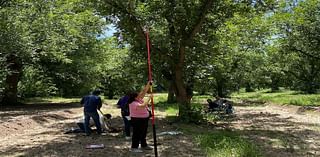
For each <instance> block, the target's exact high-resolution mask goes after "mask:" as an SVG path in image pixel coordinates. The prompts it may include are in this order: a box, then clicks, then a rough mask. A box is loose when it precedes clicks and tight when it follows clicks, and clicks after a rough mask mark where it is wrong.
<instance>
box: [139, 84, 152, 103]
mask: <svg viewBox="0 0 320 157" xmlns="http://www.w3.org/2000/svg"><path fill="white" fill-rule="evenodd" d="M151 84H152V83H151V82H150V81H149V82H148V83H147V84H146V85H145V86H144V88H143V90H142V91H141V92H140V93H139V95H138V96H137V99H143V98H144V96H145V95H146V93H147V92H148V90H149V89H150V86H151Z"/></svg>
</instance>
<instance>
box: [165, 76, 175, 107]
mask: <svg viewBox="0 0 320 157" xmlns="http://www.w3.org/2000/svg"><path fill="white" fill-rule="evenodd" d="M174 93H175V85H174V81H173V80H171V81H170V85H169V88H168V99H167V103H175V102H177V100H176V97H175V94H174Z"/></svg>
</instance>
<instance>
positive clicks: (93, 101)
mask: <svg viewBox="0 0 320 157" xmlns="http://www.w3.org/2000/svg"><path fill="white" fill-rule="evenodd" d="M100 93H101V91H100V90H94V91H93V92H92V93H91V94H90V95H87V96H84V97H83V98H82V99H81V102H80V104H81V105H83V107H84V109H83V111H84V131H85V133H86V135H87V136H89V135H90V134H91V129H90V126H89V125H90V123H89V122H90V118H92V119H93V121H94V123H95V125H96V128H97V133H98V134H101V132H102V130H101V124H100V121H99V114H98V111H97V110H100V108H101V107H102V101H101V98H100V97H99V95H100Z"/></svg>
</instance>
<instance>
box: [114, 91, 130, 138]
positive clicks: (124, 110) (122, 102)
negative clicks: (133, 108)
mask: <svg viewBox="0 0 320 157" xmlns="http://www.w3.org/2000/svg"><path fill="white" fill-rule="evenodd" d="M128 100H129V92H128V93H126V95H125V96H123V97H121V98H120V99H119V101H118V103H117V106H118V108H120V109H121V116H122V119H123V123H124V134H125V136H126V137H125V138H126V139H127V140H129V139H131V138H130V120H129V119H130V117H129V115H130V112H129V104H128Z"/></svg>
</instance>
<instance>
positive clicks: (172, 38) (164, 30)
mask: <svg viewBox="0 0 320 157" xmlns="http://www.w3.org/2000/svg"><path fill="white" fill-rule="evenodd" d="M95 2H96V4H97V8H98V9H99V11H100V14H101V15H105V16H106V17H107V19H108V20H111V21H113V22H114V23H115V24H116V26H117V27H118V30H119V35H121V37H122V38H123V40H124V41H125V42H126V43H129V44H130V45H131V46H132V49H131V52H133V53H134V54H135V55H136V56H139V58H140V60H144V61H145V60H146V56H147V55H146V53H141V51H144V52H145V51H146V50H145V32H144V27H145V26H147V27H148V28H149V31H150V32H151V33H150V34H151V41H152V43H151V44H152V46H151V48H152V49H151V50H152V56H153V60H152V63H153V65H154V66H153V67H154V70H155V72H156V73H155V75H156V78H163V79H165V80H166V82H168V83H167V84H168V85H169V86H170V87H171V88H169V89H172V90H173V91H174V93H175V95H176V98H177V101H178V102H179V104H180V106H179V111H180V112H179V114H180V116H181V117H182V118H184V117H188V114H189V113H188V111H190V107H191V106H190V99H191V97H192V88H193V86H194V83H195V82H194V81H195V80H196V79H195V77H194V76H195V74H197V71H199V70H201V69H200V67H203V64H205V61H206V60H207V57H208V56H211V54H212V53H215V52H216V51H212V47H213V45H214V44H215V41H216V40H214V36H215V35H214V34H211V33H214V32H215V31H216V30H217V28H218V27H219V26H220V25H221V24H223V23H224V21H225V20H226V19H228V18H230V17H232V16H233V13H234V12H237V11H240V12H244V11H247V10H248V9H250V7H257V8H263V9H264V8H265V7H264V6H262V5H265V6H268V7H269V3H272V2H273V1H267V2H264V3H255V2H251V1H250V2H249V1H213V0H201V1H197V0H188V1H182V0H164V1H133V0H126V1H112V0H105V1H100V0H96V1H95ZM141 54H142V55H141ZM142 56H143V57H142Z"/></svg>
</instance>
